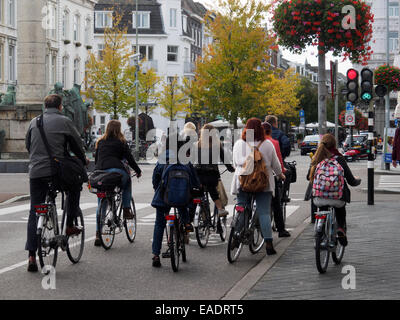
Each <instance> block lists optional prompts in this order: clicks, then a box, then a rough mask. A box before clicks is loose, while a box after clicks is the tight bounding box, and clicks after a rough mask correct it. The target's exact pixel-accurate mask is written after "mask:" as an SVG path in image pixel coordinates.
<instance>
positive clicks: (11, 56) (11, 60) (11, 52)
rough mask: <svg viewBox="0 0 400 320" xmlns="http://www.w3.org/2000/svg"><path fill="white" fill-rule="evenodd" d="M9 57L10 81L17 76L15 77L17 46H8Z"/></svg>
mask: <svg viewBox="0 0 400 320" xmlns="http://www.w3.org/2000/svg"><path fill="white" fill-rule="evenodd" d="M8 59H9V65H8V66H9V67H8V70H9V77H8V78H9V80H10V81H15V80H16V77H15V46H13V45H10V46H9V47H8Z"/></svg>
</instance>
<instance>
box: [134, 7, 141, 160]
mask: <svg viewBox="0 0 400 320" xmlns="http://www.w3.org/2000/svg"><path fill="white" fill-rule="evenodd" d="M138 9H139V5H138V0H136V14H135V19H136V21H135V27H136V54H135V56H137V55H139V56H138V58H137V59H136V60H135V61H136V62H137V64H136V65H135V86H136V99H135V100H136V107H135V159H136V161H138V160H139V77H138V75H139V74H138V72H139V57H140V50H139V33H138V30H139V28H138V20H139V17H138V11H139V10H138Z"/></svg>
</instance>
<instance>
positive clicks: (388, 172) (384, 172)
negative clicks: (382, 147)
mask: <svg viewBox="0 0 400 320" xmlns="http://www.w3.org/2000/svg"><path fill="white" fill-rule="evenodd" d="M374 173H375V174H376V175H381V176H400V171H397V170H396V171H393V170H375V172H374Z"/></svg>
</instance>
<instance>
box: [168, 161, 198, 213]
mask: <svg viewBox="0 0 400 320" xmlns="http://www.w3.org/2000/svg"><path fill="white" fill-rule="evenodd" d="M162 185H163V188H164V190H163V192H164V198H163V200H164V202H165V203H166V204H167V205H169V206H171V207H184V206H187V205H188V204H189V202H190V189H191V187H190V175H189V172H188V171H187V170H186V168H185V166H184V165H182V164H173V165H169V166H167V167H166V168H165V169H164V172H163V175H162Z"/></svg>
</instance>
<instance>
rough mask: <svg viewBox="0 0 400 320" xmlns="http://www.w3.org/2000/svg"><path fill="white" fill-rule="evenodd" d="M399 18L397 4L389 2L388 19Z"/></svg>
mask: <svg viewBox="0 0 400 320" xmlns="http://www.w3.org/2000/svg"><path fill="white" fill-rule="evenodd" d="M398 16H399V3H398V2H390V3H389V17H398Z"/></svg>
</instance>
